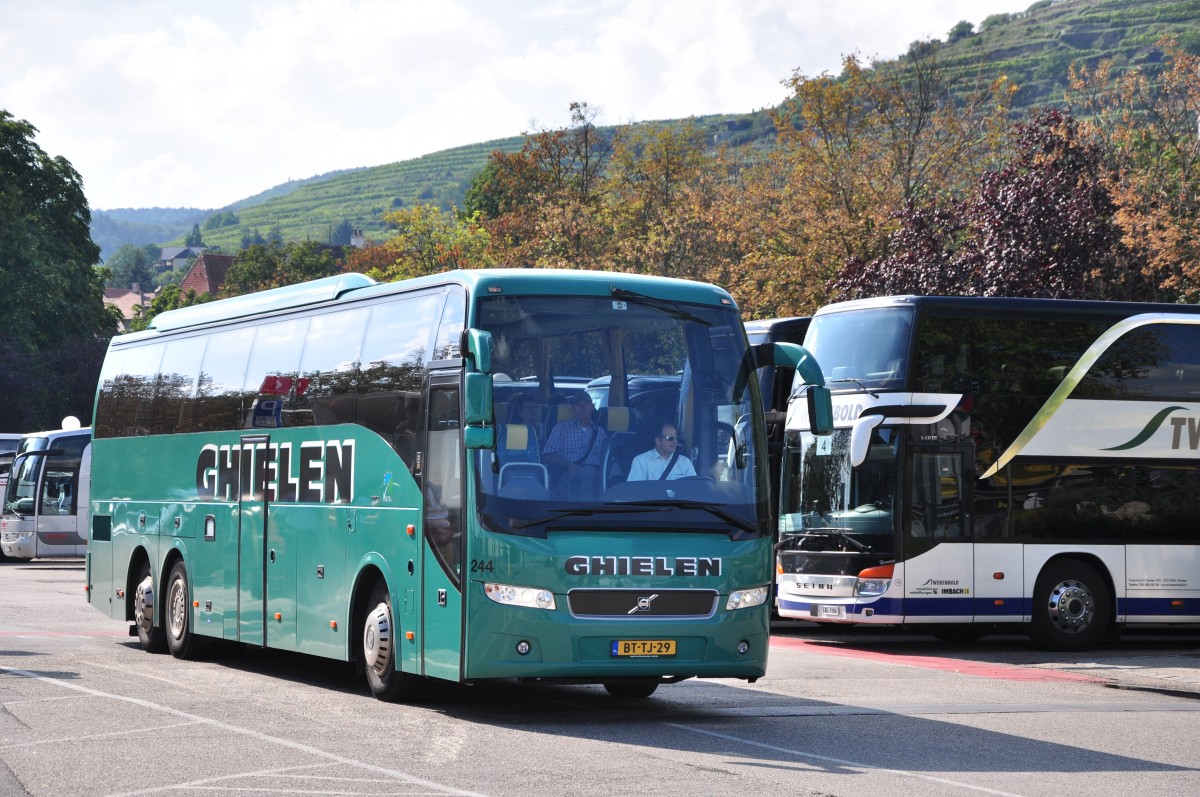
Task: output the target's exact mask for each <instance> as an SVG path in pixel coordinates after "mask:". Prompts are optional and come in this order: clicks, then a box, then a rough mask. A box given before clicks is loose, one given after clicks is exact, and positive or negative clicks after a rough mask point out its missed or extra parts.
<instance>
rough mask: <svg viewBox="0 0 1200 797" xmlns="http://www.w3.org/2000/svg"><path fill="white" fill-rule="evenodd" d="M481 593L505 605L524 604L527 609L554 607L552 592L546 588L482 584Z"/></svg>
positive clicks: (552, 608)
mask: <svg viewBox="0 0 1200 797" xmlns="http://www.w3.org/2000/svg"><path fill="white" fill-rule="evenodd" d="M483 594H485V595H487V596H488V597H489V598H491V599H492V600H494V601H495V602H496V603H501V604H504V605H505V606H524V607H526V608H528V609H548V610H551V611H553V610H554V608H555V603H554V593H553V592H551V591H550V590H548V589H536V588H534V587H514V586H513V585H511V584H484V585H483Z"/></svg>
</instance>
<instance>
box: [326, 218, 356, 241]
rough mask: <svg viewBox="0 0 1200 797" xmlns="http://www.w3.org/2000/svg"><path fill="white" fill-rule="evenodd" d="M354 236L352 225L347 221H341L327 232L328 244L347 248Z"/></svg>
mask: <svg viewBox="0 0 1200 797" xmlns="http://www.w3.org/2000/svg"><path fill="white" fill-rule="evenodd" d="M353 236H354V225H353V224H351V223H350V220H349V219H342V220H341V222H340V223H339V224H338V225H337V226H335V227H333V228H332V229H331V230H330V231H329V243H331V244H333V245H334V246H349V244H350V239H351V238H352V237H353Z"/></svg>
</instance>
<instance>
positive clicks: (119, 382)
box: [92, 350, 132, 437]
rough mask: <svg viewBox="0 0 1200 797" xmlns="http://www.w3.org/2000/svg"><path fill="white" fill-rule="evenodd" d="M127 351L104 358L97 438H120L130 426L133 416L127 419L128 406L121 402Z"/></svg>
mask: <svg viewBox="0 0 1200 797" xmlns="http://www.w3.org/2000/svg"><path fill="white" fill-rule="evenodd" d="M128 356H129V353H128V352H127V351H119V352H114V351H111V350H110V351H109V354H108V356H107V357H105V358H104V367H103V369H102V370H101V371H100V387H99V391H98V393H99V395H98V396H97V398H96V418H95V423H94V424H93V426H92V432H93V434H95V435H96V437H118V436H120V434H121V431H120V430H122V429H124V428H126V427H127V426H129V425H130V423H131V421H132V416H129V417H127V413H126V410H125V408H126V407H127V406H128V405H126V404H125V403H123V402H122V401H121V394H122V392H123V387H124V384H125V377H124V373H125V360H126V359H127V358H128Z"/></svg>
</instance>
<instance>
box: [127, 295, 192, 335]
mask: <svg viewBox="0 0 1200 797" xmlns="http://www.w3.org/2000/svg"><path fill="white" fill-rule="evenodd" d="M211 299H212V297H211V296H209V295H208V294H206V293H205V294H197V293H196V291H195V290H193V289H188V290H187V291H185V292H183V293H180V291H179V286H178V285H164V286H163V289H162V290H161V291H159V293H158V295H157V296H155V297H154V298H153V299H151V300H150V306H149V307H145V308H143V307H134V308H133V321H132V323H130V329H131V330H132V331H137V330H141V329H146V328H148V327H149V326H150V322H151V321H153V320H154V317H155V316H156V315H158V314H159V313H165V312H166V311H168V310H177V309H179V308H180V307H191V306H192V305H193V304H204V303H205V302H207V301H210V300H211Z"/></svg>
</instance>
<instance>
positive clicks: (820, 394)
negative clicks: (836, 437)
mask: <svg viewBox="0 0 1200 797" xmlns="http://www.w3.org/2000/svg"><path fill="white" fill-rule="evenodd" d="M805 396H806V397H807V399H808V430H809V431H810V432H812V433H813V434H815V435H829V434H833V398H832V397H831V395H830V393H829V388H827V387H825V386H823V385H822V386H817V385H810V386H809V387H808V388H806V389H805Z"/></svg>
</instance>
